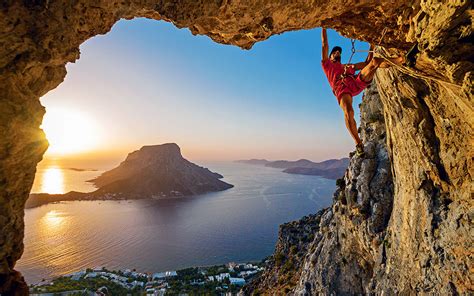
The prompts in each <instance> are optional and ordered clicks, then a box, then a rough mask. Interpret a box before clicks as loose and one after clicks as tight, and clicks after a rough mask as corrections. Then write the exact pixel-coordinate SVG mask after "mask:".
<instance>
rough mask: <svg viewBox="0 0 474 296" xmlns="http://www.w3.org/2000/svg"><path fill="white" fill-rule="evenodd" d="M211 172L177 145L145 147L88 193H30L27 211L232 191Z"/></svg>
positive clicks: (98, 182)
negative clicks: (83, 202) (72, 203)
mask: <svg viewBox="0 0 474 296" xmlns="http://www.w3.org/2000/svg"><path fill="white" fill-rule="evenodd" d="M222 178H223V176H222V175H220V174H218V173H214V172H211V171H210V170H209V169H207V168H203V167H200V166H198V165H196V164H193V163H191V162H190V161H188V160H186V159H184V158H183V156H182V155H181V150H180V148H179V146H178V145H176V144H174V143H168V144H163V145H154V146H144V147H142V148H141V149H140V150H137V151H134V152H132V153H130V154H129V155H128V156H127V158H126V159H125V160H124V161H123V162H122V163H121V164H120V165H119V166H118V167H116V168H114V169H112V170H109V171H107V172H105V173H103V174H102V175H100V176H98V177H97V178H95V179H92V180H89V181H88V182H91V183H93V184H94V185H95V186H96V187H97V188H98V189H97V190H96V191H94V192H91V193H82V192H75V191H71V192H68V193H66V194H46V193H41V194H31V195H30V198H29V199H28V201H27V203H26V208H29V207H35V206H39V205H41V204H44V203H48V202H56V201H65V200H98V199H99V200H104V199H141V198H153V199H161V198H170V197H181V196H192V195H197V194H203V193H208V192H215V191H222V190H226V189H229V188H232V187H233V185H231V184H228V183H226V182H224V181H222V180H220V179H222Z"/></svg>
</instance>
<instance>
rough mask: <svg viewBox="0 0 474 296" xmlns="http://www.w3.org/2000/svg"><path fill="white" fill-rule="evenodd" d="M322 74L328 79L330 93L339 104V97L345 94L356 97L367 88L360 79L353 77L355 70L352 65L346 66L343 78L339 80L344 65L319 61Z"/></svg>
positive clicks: (328, 60) (327, 60) (329, 61)
mask: <svg viewBox="0 0 474 296" xmlns="http://www.w3.org/2000/svg"><path fill="white" fill-rule="evenodd" d="M321 64H322V67H323V70H324V73H325V74H326V77H327V78H328V81H329V84H330V85H331V88H332V92H333V93H334V95H335V96H336V98H337V101H338V102H339V101H340V100H341V96H342V95H343V94H345V93H348V94H350V95H351V96H356V95H358V94H359V93H360V92H361V91H363V90H364V89H365V88H366V87H367V83H366V82H364V81H363V80H361V79H360V77H359V75H357V77H354V74H355V69H354V65H348V66H347V69H346V75H349V76H346V77H345V78H343V79H342V78H341V74H344V65H343V64H341V63H339V62H332V61H331V60H330V59H326V60H324V61H321Z"/></svg>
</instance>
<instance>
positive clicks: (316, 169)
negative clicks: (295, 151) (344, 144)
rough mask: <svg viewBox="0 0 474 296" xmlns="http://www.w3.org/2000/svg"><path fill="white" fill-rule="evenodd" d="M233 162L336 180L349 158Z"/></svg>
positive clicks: (340, 175) (342, 173)
mask: <svg viewBox="0 0 474 296" xmlns="http://www.w3.org/2000/svg"><path fill="white" fill-rule="evenodd" d="M235 162H238V163H246V164H252V165H263V166H266V167H272V168H277V169H284V170H283V172H285V173H288V174H298V175H313V176H320V177H323V178H327V179H334V180H336V179H339V178H341V177H342V176H343V175H344V172H345V171H346V169H347V166H348V165H349V158H341V159H329V160H325V161H322V162H312V161H310V160H307V159H300V160H296V161H288V160H276V161H268V160H266V159H248V160H236V161H235Z"/></svg>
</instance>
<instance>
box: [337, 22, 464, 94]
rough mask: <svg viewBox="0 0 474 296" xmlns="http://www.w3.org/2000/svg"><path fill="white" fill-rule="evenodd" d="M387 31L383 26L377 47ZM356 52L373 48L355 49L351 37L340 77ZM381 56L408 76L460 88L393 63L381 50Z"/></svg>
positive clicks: (342, 77) (344, 76)
mask: <svg viewBox="0 0 474 296" xmlns="http://www.w3.org/2000/svg"><path fill="white" fill-rule="evenodd" d="M387 31H388V28H387V27H385V28H384V29H383V31H382V35H381V36H380V39H379V42H378V44H377V46H378V47H380V44H381V43H382V40H383V38H384V37H385V34H386V33H387ZM356 52H369V53H370V52H372V53H375V50H356V49H355V39H351V56H350V58H349V62H348V63H347V64H346V65H344V73H343V74H341V79H344V78H346V77H347V76H349V75H347V74H346V70H347V67H348V64H350V63H351V61H352V57H353V56H354V54H355V53H356ZM379 54H380V56H381V58H383V59H384V60H385V61H387V62H388V63H389V64H390V65H392V66H395V67H396V68H398V69H399V70H400V72H402V73H404V74H406V75H409V76H415V77H418V78H423V79H428V80H432V81H436V82H439V83H441V84H446V85H450V86H454V87H457V88H461V86H460V85H457V84H455V83H452V82H448V81H444V80H441V79H438V78H434V77H430V76H427V75H424V74H421V73H419V72H417V71H416V69H409V68H407V67H404V66H402V65H397V64H395V63H394V62H392V61H391V60H390V59H389V57H387V56H386V55H384V53H382V52H379ZM343 81H344V80H343Z"/></svg>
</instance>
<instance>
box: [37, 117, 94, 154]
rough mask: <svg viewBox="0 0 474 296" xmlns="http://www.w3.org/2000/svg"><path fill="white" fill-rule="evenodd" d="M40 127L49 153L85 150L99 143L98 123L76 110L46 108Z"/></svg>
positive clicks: (70, 152) (72, 152)
mask: <svg viewBox="0 0 474 296" xmlns="http://www.w3.org/2000/svg"><path fill="white" fill-rule="evenodd" d="M41 127H42V128H43V130H44V131H45V133H46V138H47V139H48V141H49V148H48V152H47V153H48V154H50V155H67V154H74V153H79V152H87V151H90V150H92V149H94V148H96V147H97V146H98V143H99V138H100V137H99V134H100V132H99V127H98V125H97V124H96V123H95V122H94V120H92V119H91V118H90V117H89V116H87V114H84V113H81V112H79V111H76V110H70V109H58V108H48V109H47V110H46V114H45V116H44V119H43V124H42V126H41Z"/></svg>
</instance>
